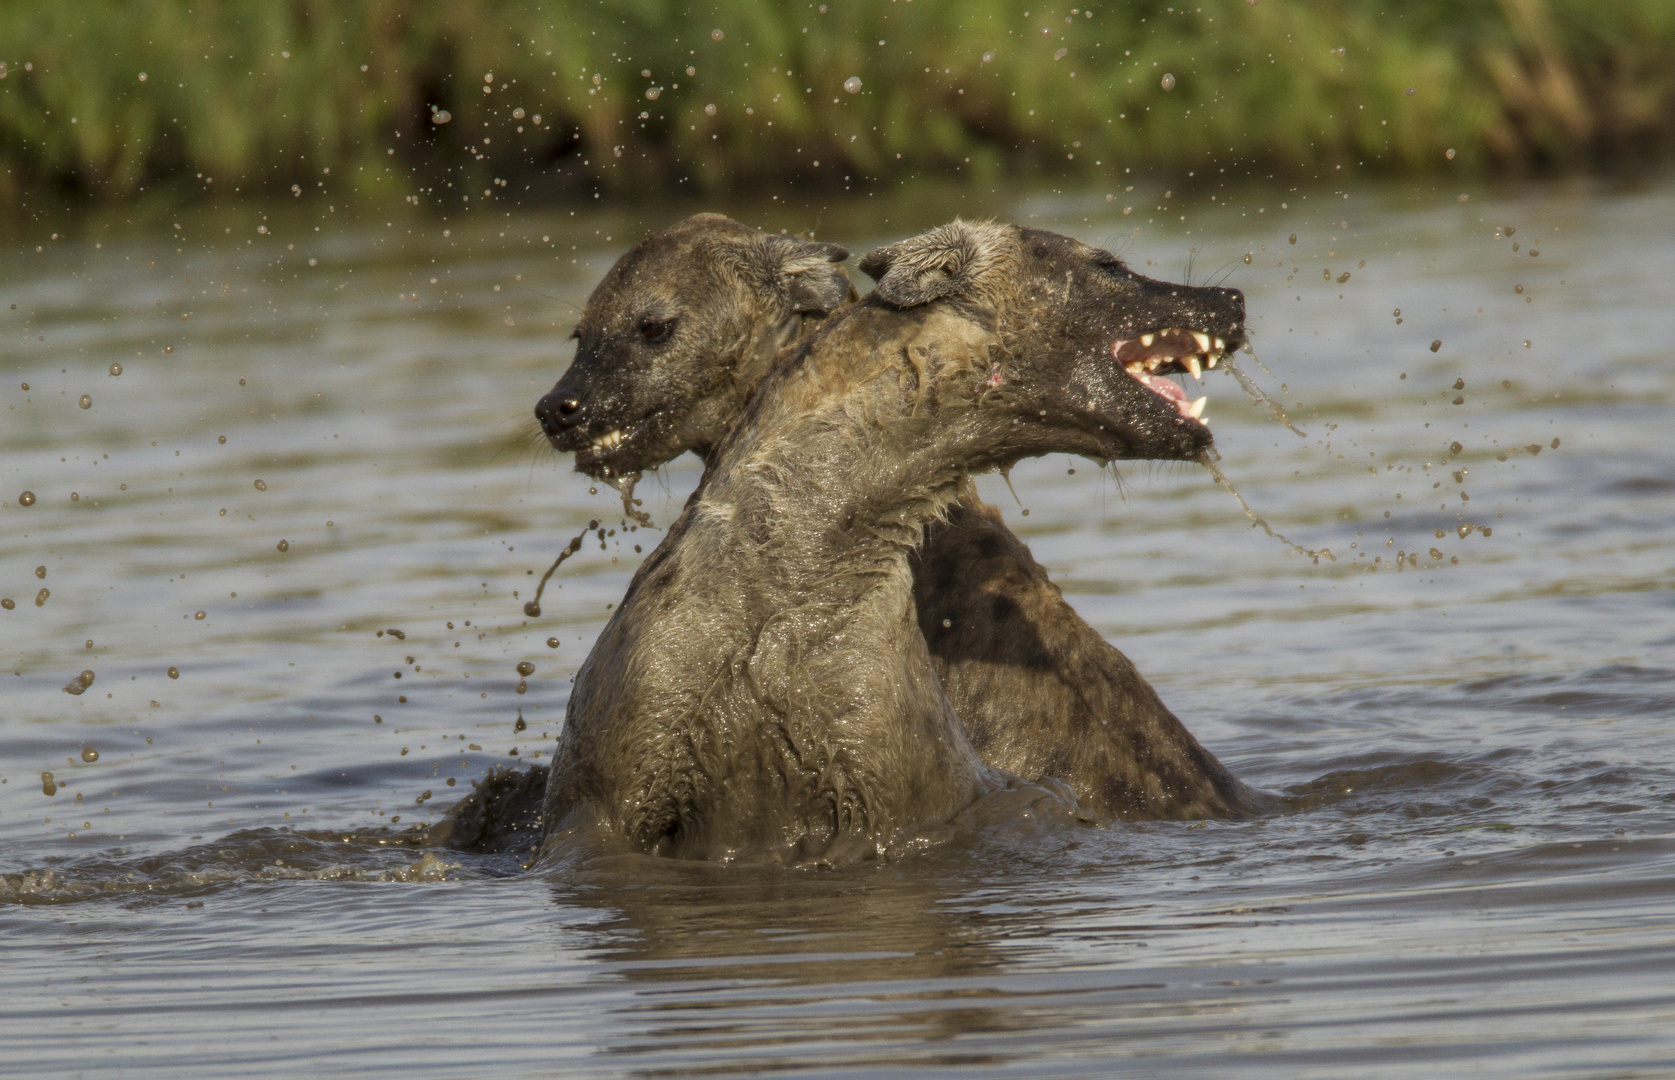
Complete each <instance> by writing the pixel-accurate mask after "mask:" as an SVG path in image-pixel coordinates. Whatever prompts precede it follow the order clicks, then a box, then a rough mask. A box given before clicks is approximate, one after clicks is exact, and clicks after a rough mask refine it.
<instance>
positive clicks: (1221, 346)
mask: <svg viewBox="0 0 1675 1080" xmlns="http://www.w3.org/2000/svg"><path fill="white" fill-rule="evenodd" d="M1211 340H1212V341H1213V342H1215V346H1216V352H1225V351H1227V342H1225V341H1223V340H1221V339H1220V338H1212V339H1211Z"/></svg>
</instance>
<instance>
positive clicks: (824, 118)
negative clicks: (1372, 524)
mask: <svg viewBox="0 0 1675 1080" xmlns="http://www.w3.org/2000/svg"><path fill="white" fill-rule="evenodd" d="M1072 2H1076V0H1072ZM1083 2H1084V3H1086V2H1087V0H1083ZM0 61H3V62H4V65H5V68H4V75H3V76H0V197H4V199H5V204H6V205H8V206H11V207H13V209H15V208H16V204H17V201H18V200H19V199H20V198H21V197H24V196H26V195H28V194H29V193H30V192H38V191H42V190H58V191H67V192H71V193H78V194H84V195H86V196H87V197H90V198H95V199H101V198H102V199H109V198H116V197H122V196H128V195H130V194H132V193H135V192H139V191H142V190H143V191H149V192H159V191H161V192H165V193H166V192H174V193H176V195H177V196H179V197H182V198H189V197H194V196H196V195H199V194H201V193H203V192H206V191H210V192H219V193H226V192H228V191H229V190H231V189H238V190H239V191H240V192H243V193H247V194H249V193H256V192H261V191H274V190H278V191H285V190H288V189H290V188H291V187H292V185H296V190H297V191H299V192H300V191H302V190H304V189H312V188H314V187H315V186H316V185H318V184H320V183H321V181H322V177H323V176H325V175H326V174H325V170H327V169H330V170H332V173H333V183H334V187H336V188H337V189H338V190H342V188H343V187H344V185H345V183H347V184H348V185H351V186H352V187H353V188H355V189H356V190H357V191H360V192H362V193H364V194H367V195H371V196H374V197H383V198H389V199H392V200H393V199H395V198H398V197H399V198H405V199H407V200H409V201H412V202H420V203H426V202H435V201H438V200H451V201H454V202H455V203H457V202H458V201H459V200H462V199H464V198H466V196H468V195H469V196H474V197H475V198H476V199H478V200H481V198H482V196H481V195H480V194H479V192H481V191H483V190H485V189H486V190H488V191H490V192H492V193H493V194H494V196H496V197H497V198H502V199H503V198H508V197H520V198H526V199H527V198H554V197H564V196H570V197H584V198H585V197H589V196H591V195H594V194H599V193H611V194H630V195H641V196H651V195H658V194H666V193H669V192H671V191H675V192H678V191H683V190H684V191H692V192H694V193H695V194H701V193H711V194H713V193H715V192H717V191H720V190H723V189H729V190H737V189H738V188H740V187H743V186H746V185H760V184H764V183H770V182H782V181H792V182H800V183H824V184H829V185H833V186H842V185H848V186H851V187H858V186H863V185H867V184H877V183H879V182H882V181H886V180H891V179H895V178H898V177H903V176H908V175H925V174H932V175H941V176H947V177H950V178H955V179H958V178H965V179H967V180H970V181H989V180H993V179H996V178H998V177H1000V176H1003V175H1008V174H1019V173H1037V174H1039V173H1050V174H1054V175H1064V174H1068V175H1072V176H1074V175H1080V176H1081V177H1083V178H1084V179H1086V180H1088V181H1090V182H1092V181H1095V180H1096V179H1104V180H1105V181H1107V182H1109V179H1110V177H1111V176H1112V174H1113V172H1114V170H1116V169H1118V168H1119V167H1121V168H1134V169H1135V171H1136V172H1140V171H1142V170H1144V171H1147V172H1151V171H1156V170H1166V171H1170V172H1181V173H1184V172H1187V171H1193V170H1197V169H1205V168H1208V167H1210V166H1211V165H1214V166H1215V167H1216V168H1217V169H1224V170H1226V173H1227V175H1228V176H1229V177H1235V176H1244V175H1251V176H1268V175H1270V174H1272V175H1280V176H1287V175H1322V174H1323V171H1324V170H1329V169H1336V168H1349V167H1357V168H1365V169H1369V170H1380V171H1425V170H1441V169H1445V168H1446V169H1449V170H1455V171H1458V170H1474V171H1482V170H1488V169H1497V170H1523V169H1531V168H1556V167H1557V168H1564V167H1586V166H1592V165H1597V164H1600V163H1608V162H1612V161H1617V160H1622V159H1633V158H1643V157H1648V156H1656V155H1659V154H1662V153H1663V152H1665V151H1666V150H1667V148H1668V147H1669V145H1670V143H1671V136H1672V134H1675V2H1671V0H1389V2H1378V3H1373V2H1368V0H1177V2H1176V3H1175V4H1173V5H1172V4H1168V3H1154V2H1150V0H1092V3H1091V6H1081V4H1078V6H1075V7H1071V6H1069V5H1068V4H1065V5H1063V6H1060V5H1058V4H1053V5H1047V4H1036V3H1034V2H1032V0H826V3H824V4H821V3H818V2H816V3H801V2H798V3H766V2H762V0H736V2H731V3H711V4H703V3H692V4H677V3H672V2H667V0H605V2H597V3H588V2H567V3H558V2H544V0H449V2H435V3H410V2H398V0H219V2H211V0H75V2H73V3H62V2H61V3H56V4H50V3H41V2H17V0H8V2H0ZM1165 75H1168V76H1172V80H1170V79H1165ZM855 79H858V80H860V81H859V84H858V87H859V88H858V90H857V91H855V92H850V91H849V90H846V88H845V82H846V80H855ZM1171 82H1172V89H1165V87H1164V84H1165V83H1171ZM856 85H857V84H856V83H855V82H853V81H850V82H849V86H850V87H855V86H856ZM444 120H445V121H446V122H438V121H444ZM1449 149H1452V150H1454V151H1455V155H1454V156H1453V157H1452V158H1449V157H1447V156H1446V155H1445V152H1446V151H1447V150H1449Z"/></svg>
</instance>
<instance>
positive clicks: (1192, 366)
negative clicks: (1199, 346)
mask: <svg viewBox="0 0 1675 1080" xmlns="http://www.w3.org/2000/svg"><path fill="white" fill-rule="evenodd" d="M1186 369H1187V371H1189V372H1191V373H1192V377H1193V378H1194V379H1202V378H1203V377H1204V369H1203V368H1202V367H1200V366H1198V357H1196V356H1189V357H1187V358H1186Z"/></svg>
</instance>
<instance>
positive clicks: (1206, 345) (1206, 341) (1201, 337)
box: [1192, 331, 1210, 353]
mask: <svg viewBox="0 0 1675 1080" xmlns="http://www.w3.org/2000/svg"><path fill="white" fill-rule="evenodd" d="M1192 340H1194V341H1196V342H1198V351H1199V352H1205V353H1207V352H1209V351H1210V335H1208V334H1200V333H1198V332H1197V331H1193V334H1192Z"/></svg>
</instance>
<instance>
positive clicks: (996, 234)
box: [861, 220, 1005, 308]
mask: <svg viewBox="0 0 1675 1080" xmlns="http://www.w3.org/2000/svg"><path fill="white" fill-rule="evenodd" d="M1004 237H1005V229H1004V227H1001V226H996V225H992V224H988V223H985V222H966V221H958V220H956V221H952V222H950V223H949V224H947V225H939V226H937V227H936V228H934V229H931V230H930V231H928V232H922V233H920V234H919V235H918V236H913V237H909V238H908V239H906V240H900V241H897V242H896V243H894V244H889V245H886V246H885V247H881V248H879V249H878V250H877V251H873V252H869V253H868V254H867V255H866V256H864V257H863V258H862V259H861V269H862V271H864V272H865V273H866V274H867V275H868V276H869V277H871V278H872V279H873V280H875V281H877V282H878V287H877V288H875V289H874V290H873V293H872V294H873V295H874V296H876V297H878V298H879V299H880V300H883V301H884V302H885V303H887V304H889V305H891V306H892V307H899V308H908V307H917V306H919V305H920V304H928V303H930V302H931V301H933V300H939V299H941V298H942V297H945V296H962V297H970V296H973V295H975V294H976V291H977V287H978V283H979V278H981V276H982V275H983V273H984V271H986V270H987V269H988V268H989V267H990V266H991V265H993V263H994V262H995V260H996V259H997V258H998V257H999V256H1000V253H1001V251H1002V250H1003V247H1004Z"/></svg>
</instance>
